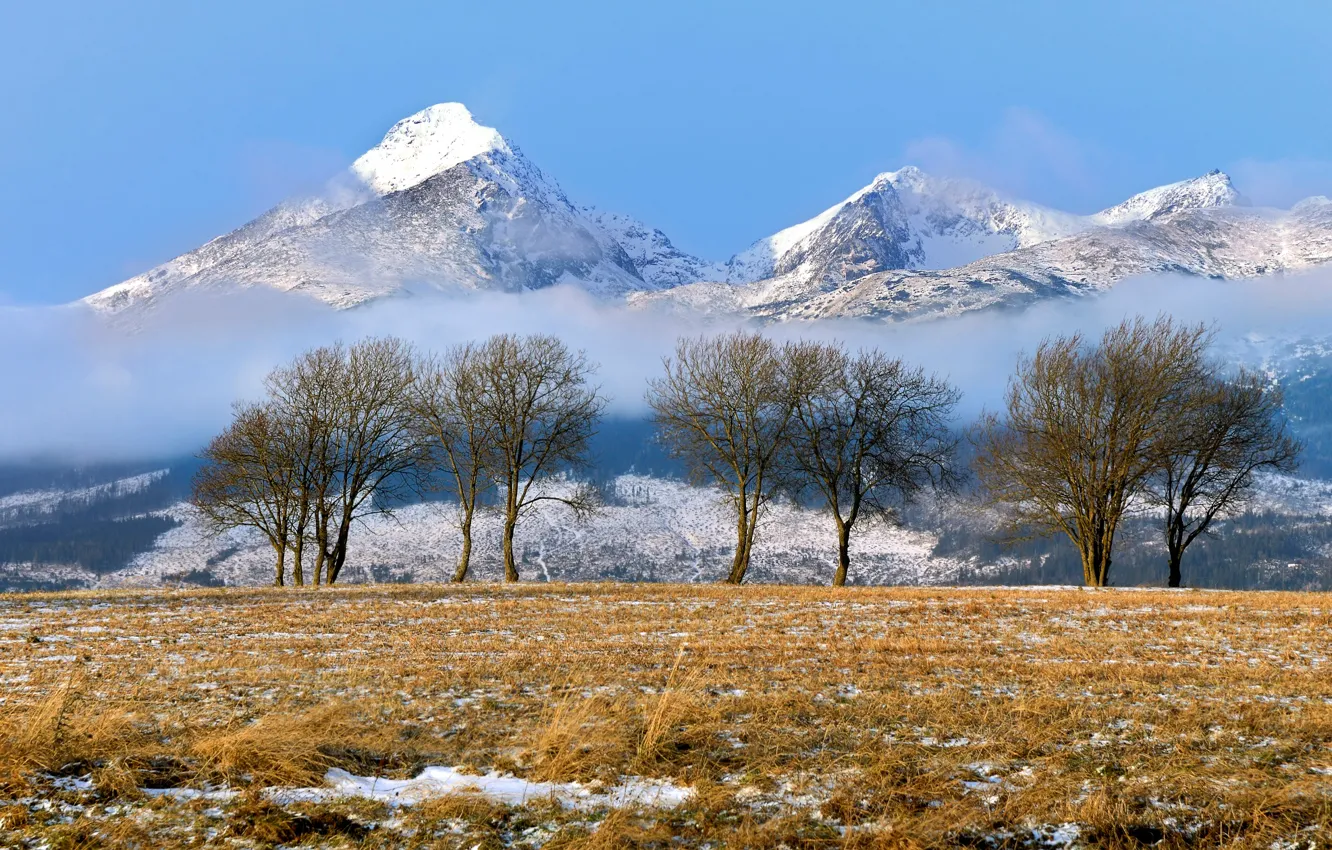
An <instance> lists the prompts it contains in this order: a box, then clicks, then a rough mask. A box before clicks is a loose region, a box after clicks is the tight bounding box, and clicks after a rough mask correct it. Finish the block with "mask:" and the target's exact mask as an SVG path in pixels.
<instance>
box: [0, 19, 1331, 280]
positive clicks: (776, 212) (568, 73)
mask: <svg viewBox="0 0 1332 850" xmlns="http://www.w3.org/2000/svg"><path fill="white" fill-rule="evenodd" d="M1259 9H1261V11H1258V10H1259ZM1329 9H1332V7H1328V6H1324V5H1322V4H1317V3H1312V2H1311V3H1275V4H1265V5H1264V6H1261V7H1260V6H1258V5H1256V4H1251V3H1225V2H1208V3H1186V2H1176V3H1133V2H1113V3H1111V2H1103V3H1095V4H1093V3H1091V2H1080V3H1067V2H1060V3H1035V2H1028V3H1018V2H1014V3H988V2H987V3H980V2H977V3H963V2H957V3H943V2H941V3H924V2H920V3H898V4H889V3H878V2H864V3H852V2H827V1H825V2H823V3H820V4H811V3H807V2H803V3H779V2H769V3H763V4H757V3H755V4H747V3H691V2H672V3H663V4H658V5H650V4H646V3H644V4H634V3H622V2H606V3H593V2H588V3H577V2H570V3H548V2H547V3H531V4H529V3H519V2H508V3H475V2H473V3H465V4H464V3H448V2H421V3H410V2H398V3H395V2H378V3H373V4H372V3H361V4H353V3H338V2H330V0H325V2H308V3H307V2H297V0H285V2H283V0H267V2H252V0H229V2H227V3H181V2H178V0H176V2H160V3H159V2H138V3H131V2H125V3H116V4H110V3H100V2H97V3H94V2H86V3H64V2H58V1H57V0H42V2H24V0H5V11H4V21H5V23H4V26H3V27H0V80H3V83H0V92H3V98H0V180H2V181H3V186H4V190H5V191H4V196H3V197H4V203H3V205H2V208H0V303H3V302H8V303H57V302H63V301H67V300H70V299H73V298H76V297H79V296H82V295H85V294H87V293H90V292H93V291H95V290H97V289H100V288H102V287H104V286H107V285H110V284H112V283H115V282H117V281H119V280H122V279H124V278H126V277H129V276H131V275H133V274H135V273H137V272H139V271H142V270H144V269H146V268H148V267H150V266H152V265H154V264H156V263H158V262H161V261H163V260H166V259H169V258H170V257H172V256H174V255H176V254H178V253H181V252H183V251H186V250H188V249H190V248H193V247H195V246H197V245H198V244H200V243H202V242H204V241H206V240H207V239H209V238H211V237H213V236H216V235H218V234H220V233H223V232H225V231H227V230H230V229H232V228H233V227H236V226H238V225H240V224H242V223H244V222H245V221H247V220H248V219H250V218H252V217H253V216H255V215H257V214H258V213H260V212H262V211H263V210H264V209H266V208H268V207H269V206H271V205H272V204H274V203H276V202H277V201H279V200H281V199H282V198H283V197H285V196H287V195H290V194H293V193H296V192H300V191H303V190H309V189H311V188H313V187H316V186H318V185H319V184H320V183H321V182H322V181H323V180H324V179H325V178H326V177H328V176H330V175H331V174H332V173H334V172H335V171H336V170H337V169H339V168H340V167H342V166H344V165H345V164H347V163H349V162H350V161H351V160H352V159H354V158H355V157H356V156H357V155H358V154H359V153H361V152H362V151H364V150H365V149H366V148H368V147H370V146H372V145H373V144H375V143H376V142H377V141H378V139H379V138H380V136H382V134H383V133H384V131H385V130H387V129H388V127H389V126H390V125H392V124H393V122H394V121H396V120H398V119H399V118H401V117H404V116H406V115H408V114H410V113H412V112H414V111H416V110H418V109H420V108H422V107H424V106H427V105H429V104H431V103H436V102H440V101H447V100H460V101H463V102H464V103H466V104H468V106H469V107H470V108H471V109H472V111H473V113H474V114H475V115H476V117H477V118H478V120H480V121H481V122H482V123H486V124H490V125H492V126H496V127H498V128H499V129H500V130H501V132H503V133H504V134H505V135H506V136H507V137H508V138H510V139H511V140H512V141H514V142H516V143H517V144H518V145H520V146H521V147H522V148H523V150H524V151H525V152H526V153H527V154H528V155H529V156H530V157H531V158H532V159H533V160H534V161H536V162H537V163H538V164H539V165H541V166H542V168H544V169H545V170H546V171H547V172H549V173H551V174H552V175H554V176H555V177H556V178H557V179H558V180H559V181H560V182H561V184H562V185H563V187H564V189H565V191H566V192H567V193H568V194H569V195H570V196H571V197H572V198H573V199H574V200H575V201H577V202H579V203H589V204H596V205H597V206H601V207H604V208H607V209H615V210H622V211H624V212H628V213H632V214H634V215H636V216H638V217H639V218H642V219H644V220H645V221H648V222H649V223H651V224H653V225H655V226H657V227H660V228H662V229H663V230H665V231H666V233H667V234H669V235H670V236H671V237H672V239H673V240H674V241H675V242H676V243H677V244H678V245H680V246H681V247H682V248H684V249H686V250H690V251H694V252H696V253H699V254H702V255H704V256H707V257H712V258H724V257H726V256H728V255H729V254H731V253H733V252H734V251H737V250H739V249H741V248H743V247H744V246H745V245H746V244H748V243H749V242H751V241H752V240H754V239H756V238H759V237H761V236H764V235H766V234H768V233H770V232H772V231H774V230H777V229H780V228H782V227H785V226H787V225H789V224H792V223H795V222H796V221H799V220H802V219H804V218H808V217H809V216H811V215H814V214H815V213H817V212H819V211H820V210H822V209H823V208H825V207H827V206H828V205H830V204H832V203H834V202H835V201H837V200H839V199H840V198H842V197H843V196H845V195H847V194H849V193H850V192H852V191H854V190H855V189H856V188H858V187H859V186H860V185H862V184H864V183H865V182H867V181H868V180H869V179H870V178H871V177H872V176H873V175H874V174H876V173H877V172H879V171H884V170H891V169H894V168H897V167H899V166H901V165H904V164H908V163H912V164H917V165H920V166H922V167H925V168H927V169H932V170H938V171H946V172H950V173H956V174H962V175H966V176H971V177H976V178H979V179H982V180H985V181H988V182H990V183H991V184H994V185H996V186H998V187H999V188H1001V189H1004V190H1006V191H1009V192H1012V193H1015V194H1019V195H1022V196H1025V197H1029V198H1032V199H1034V200H1038V201H1042V202H1045V203H1049V204H1052V205H1055V206H1060V207H1064V208H1067V209H1072V210H1075V211H1090V210H1093V209H1096V208H1099V207H1102V206H1106V205H1108V204H1110V203H1113V202H1115V201H1118V200H1121V199H1122V198H1123V197H1125V196H1127V195H1128V194H1131V193H1133V192H1135V191H1139V190H1141V189H1145V188H1148V187H1150V186H1153V185H1157V184H1160V183H1164V182H1170V181H1173V180H1179V179H1183V178H1186V177H1191V176H1195V175H1197V174H1200V173H1202V172H1204V171H1207V170H1209V169H1211V168H1224V169H1227V170H1230V171H1231V173H1232V174H1233V175H1234V177H1235V180H1236V184H1237V187H1238V188H1239V189H1240V190H1241V191H1242V192H1246V193H1247V194H1249V195H1251V196H1253V197H1254V198H1256V199H1257V200H1260V201H1266V202H1272V203H1281V204H1288V203H1289V202H1290V201H1291V200H1292V199H1294V198H1295V197H1297V196H1303V195H1307V194H1314V193H1329V194H1332V166H1329V163H1330V162H1332V133H1330V132H1329V126H1328V125H1329V120H1328V113H1327V104H1328V103H1329V102H1332V62H1329V61H1328V59H1327V55H1326V48H1327V44H1328V38H1329V32H1332V12H1330V11H1328V10H1329Z"/></svg>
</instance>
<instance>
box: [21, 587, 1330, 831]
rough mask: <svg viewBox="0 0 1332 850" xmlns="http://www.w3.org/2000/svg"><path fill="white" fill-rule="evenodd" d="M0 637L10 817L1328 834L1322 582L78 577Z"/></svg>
mask: <svg viewBox="0 0 1332 850" xmlns="http://www.w3.org/2000/svg"><path fill="white" fill-rule="evenodd" d="M0 645H2V646H3V652H2V654H0V699H2V700H3V701H2V703H0V846H5V847H46V848H52V850H57V848H82V847H89V848H91V847H145V848H147V847H177V846H180V847H186V846H219V847H261V846H273V845H300V846H330V847H460V848H496V847H545V848H548V850H556V848H573V847H589V848H591V847H603V848H611V847H658V848H674V847H713V848H720V847H791V848H798V847H832V846H847V847H1061V846H1067V847H1141V846H1161V847H1183V846H1199V847H1213V846H1227V847H1230V846H1234V847H1263V848H1269V847H1273V848H1296V847H1310V848H1312V847H1326V846H1328V841H1329V840H1330V839H1332V600H1330V599H1329V598H1328V597H1325V596H1320V595H1315V594H1277V593H1229V592H1175V593H1171V592H1159V591H1158V592H1153V591H1134V590H1125V591H1099V592H1092V591H1078V590H1065V589H1044V588H1028V589H1005V590H984V589H981V590H951V589H928V590H925V589H863V588H856V589H850V588H848V589H846V590H843V591H833V590H830V589H810V588H779V587H743V588H739V589H736V588H731V587H713V586H703V587H700V586H665V585H603V584H598V585H526V586H520V587H500V586H494V585H467V586H462V587H439V586H387V587H357V588H347V589H335V590H327V589H324V590H306V591H293V590H290V589H288V590H240V589H228V590H219V591H187V592H186V591H182V592H173V591H157V592H114V593H111V592H107V593H68V594H50V595H30V596H8V597H0ZM430 766H435V767H440V768H456V770H449V771H443V772H441V771H435V772H434V774H433V775H435V776H437V777H438V776H441V775H447V776H448V777H451V779H450V781H449V782H440V783H437V784H436V785H434V786H432V785H430V783H428V782H424V783H416V784H413V785H408V786H400V785H395V784H393V783H384V782H380V781H376V782H374V783H371V780H395V779H396V780H402V779H410V778H412V777H416V776H418V774H420V773H421V772H422V771H423V770H424V769H426V768H427V767H430ZM330 771H332V773H330ZM339 771H346V772H347V774H351V775H353V776H354V777H361V778H363V781H358V780H355V779H350V778H348V777H347V776H346V775H345V774H342V773H339ZM459 774H463V775H464V776H461V777H460V776H459ZM470 776H475V779H474V780H473V779H472V778H469V777H470ZM499 777H509V778H507V779H502V778H499ZM339 778H341V780H340V781H341V782H342V783H343V784H341V785H338V784H337V781H339ZM326 779H331V780H334V781H335V783H334V787H329V786H328V785H326ZM647 780H658V781H655V782H649V781H647ZM574 783H576V784H574ZM397 788H406V789H407V791H406V792H404V793H402V794H400V795H398V796H396V797H395V796H394V795H393V793H391V792H390V793H384V791H385V789H397ZM302 789H304V790H302ZM354 789H361V790H362V791H365V790H366V789H369V791H370V792H373V793H362V794H360V795H356V794H351V793H349V790H354ZM506 789H507V790H506ZM446 792H447V793H446ZM487 792H488V793H487ZM649 792H650V793H649ZM506 795H507V796H506Z"/></svg>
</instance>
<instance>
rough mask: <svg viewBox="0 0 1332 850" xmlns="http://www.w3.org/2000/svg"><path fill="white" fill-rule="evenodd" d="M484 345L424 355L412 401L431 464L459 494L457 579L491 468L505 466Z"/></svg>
mask: <svg viewBox="0 0 1332 850" xmlns="http://www.w3.org/2000/svg"><path fill="white" fill-rule="evenodd" d="M484 364H485V358H484V349H483V348H482V347H481V346H477V345H475V344H472V343H468V344H465V345H458V346H454V347H453V348H450V349H449V350H448V351H447V352H445V353H444V354H443V356H440V357H429V358H426V359H423V360H422V361H421V362H420V363H419V364H418V365H417V368H416V385H415V390H414V392H413V396H412V407H413V412H414V415H415V418H416V422H417V426H416V427H417V428H418V429H419V430H420V435H421V439H422V440H423V441H424V443H425V445H426V446H427V447H428V452H429V456H430V468H431V469H438V470H442V471H443V472H444V473H445V474H446V475H447V476H448V477H449V479H450V482H449V489H451V490H452V491H453V492H454V493H456V494H457V497H458V528H459V530H460V531H461V532H462V552H461V553H460V554H459V556H458V566H457V568H456V569H455V570H454V573H453V580H454V581H465V580H466V579H467V571H468V568H469V566H470V564H471V557H472V520H473V518H474V517H475V515H476V510H477V507H478V504H479V502H480V500H481V498H482V497H483V496H484V494H485V492H486V491H487V490H489V489H490V488H491V486H492V481H493V479H492V478H491V476H490V470H493V469H495V468H497V467H498V466H500V464H499V462H498V458H497V457H496V454H495V449H496V446H495V444H496V434H495V430H496V429H495V423H494V422H493V421H491V420H490V419H489V418H487V414H488V412H489V411H488V410H487V405H486V404H485V397H484V392H485V383H486V375H485V373H484V370H483V366H484Z"/></svg>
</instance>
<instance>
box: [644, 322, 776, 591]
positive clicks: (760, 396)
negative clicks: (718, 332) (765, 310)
mask: <svg viewBox="0 0 1332 850" xmlns="http://www.w3.org/2000/svg"><path fill="white" fill-rule="evenodd" d="M663 364H664V366H665V372H666V374H665V375H664V376H662V377H660V378H655V379H653V380H652V381H650V382H649V384H648V391H647V401H648V404H649V405H651V407H652V410H653V413H654V418H655V419H656V423H657V428H658V430H659V432H660V435H661V438H662V441H663V442H664V443H665V445H666V447H667V449H668V450H669V451H670V452H671V453H672V454H673V455H674V456H675V457H678V458H681V459H683V460H684V461H685V462H686V463H687V464H688V465H689V468H690V472H691V474H692V475H693V476H694V478H696V479H705V480H710V481H712V482H714V483H715V484H717V485H718V486H719V487H721V488H722V489H723V490H724V491H725V492H726V494H727V497H728V500H729V501H730V502H731V505H732V507H733V508H734V511H735V522H736V543H735V557H734V559H733V560H732V562H731V570H730V573H729V574H728V575H727V577H726V581H727V582H728V583H730V584H740V583H741V582H742V581H744V579H745V573H746V572H747V571H748V569H749V562H750V556H751V554H752V552H753V549H754V540H755V535H756V532H757V530H758V525H759V520H760V518H761V517H762V514H763V512H764V510H765V509H766V508H767V506H768V504H769V503H770V502H771V501H772V499H773V497H774V496H775V495H776V494H777V492H778V490H779V484H780V483H781V475H782V472H783V463H782V460H783V453H784V452H785V451H786V450H787V449H788V441H787V433H788V430H789V426H790V423H791V417H792V414H793V412H794V405H793V403H792V396H793V393H792V391H791V381H790V378H791V376H790V374H789V373H788V369H787V366H788V358H787V357H786V356H785V350H784V349H783V348H781V347H779V346H777V345H776V344H775V343H773V342H772V341H771V340H769V339H767V338H766V337H763V336H761V335H759V334H756V333H746V332H743V331H737V332H735V333H731V334H726V335H724V336H716V337H693V338H689V337H686V338H681V339H680V340H679V341H678V342H677V343H676V346H675V357H674V358H670V357H667V358H665V359H664V360H663Z"/></svg>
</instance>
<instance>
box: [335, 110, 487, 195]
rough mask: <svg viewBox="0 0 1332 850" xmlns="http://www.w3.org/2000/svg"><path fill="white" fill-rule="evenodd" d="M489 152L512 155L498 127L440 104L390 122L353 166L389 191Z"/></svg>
mask: <svg viewBox="0 0 1332 850" xmlns="http://www.w3.org/2000/svg"><path fill="white" fill-rule="evenodd" d="M492 151H495V152H502V153H505V154H510V155H512V154H513V151H512V149H510V148H509V143H508V142H506V141H505V140H504V137H503V136H501V135H500V134H499V132H498V131H497V130H495V129H494V128H493V127H482V126H481V125H480V124H477V123H476V122H475V121H473V120H472V113H471V112H469V111H467V107H465V106H463V105H462V104H461V103H440V104H436V105H435V106H431V107H428V108H426V109H423V110H421V111H420V112H418V113H416V114H415V115H412V116H409V117H407V118H404V119H402V120H401V121H399V122H398V123H397V124H394V125H393V127H392V128H391V129H390V130H389V131H388V133H387V134H386V135H385V136H384V140H383V141H382V142H380V143H379V144H377V145H375V146H374V147H373V148H371V149H370V150H368V151H366V152H365V153H364V154H362V155H361V157H360V158H359V159H357V160H356V161H355V162H354V163H352V166H351V170H352V172H353V173H354V174H356V175H357V176H358V177H360V178H361V180H362V181H363V182H364V183H365V184H366V185H367V186H369V187H370V188H371V189H373V190H374V191H375V192H376V193H378V194H380V195H389V194H392V193H393V192H401V191H402V190H403V189H410V188H411V187H413V186H415V185H416V184H418V183H421V182H423V181H425V180H428V179H430V178H431V177H434V176H435V175H436V174H439V173H440V172H442V171H448V170H449V169H450V168H452V167H454V166H455V165H459V164H461V163H464V162H466V161H467V160H469V159H473V158H474V157H478V156H481V155H482V154H486V153H490V152H492Z"/></svg>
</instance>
